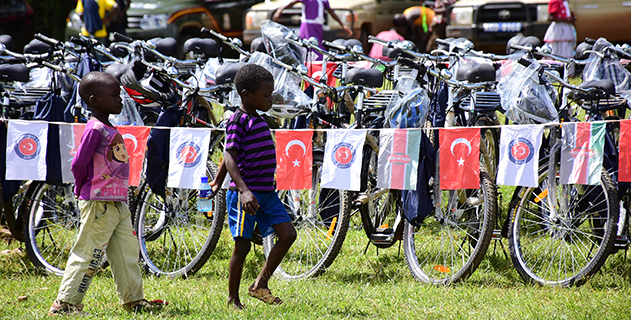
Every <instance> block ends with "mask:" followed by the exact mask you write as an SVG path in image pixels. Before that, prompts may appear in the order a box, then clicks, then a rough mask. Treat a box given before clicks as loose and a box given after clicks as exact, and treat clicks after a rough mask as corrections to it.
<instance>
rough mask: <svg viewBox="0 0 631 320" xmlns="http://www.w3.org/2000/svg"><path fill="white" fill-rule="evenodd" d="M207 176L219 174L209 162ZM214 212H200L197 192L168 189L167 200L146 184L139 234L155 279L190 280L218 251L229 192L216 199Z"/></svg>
mask: <svg viewBox="0 0 631 320" xmlns="http://www.w3.org/2000/svg"><path fill="white" fill-rule="evenodd" d="M206 166H207V170H206V173H207V175H208V176H209V177H210V179H214V177H215V176H216V174H217V165H216V164H215V163H214V162H212V161H211V160H208V161H207V163H206ZM213 208H214V210H213V212H212V213H211V214H207V213H205V212H200V211H198V210H197V190H191V189H180V188H173V189H171V188H168V189H167V199H164V198H162V197H161V196H158V195H156V194H154V193H153V192H152V191H151V189H150V188H149V187H148V186H147V185H146V184H145V185H144V186H143V192H141V194H140V197H139V199H138V209H137V210H136V213H137V220H136V227H135V229H136V232H137V235H138V240H139V242H140V257H141V259H142V261H143V266H144V268H145V270H146V271H147V272H149V273H151V274H154V275H168V276H170V277H179V276H181V277H183V278H187V277H189V276H191V275H193V274H194V273H195V272H197V271H198V270H199V269H201V267H202V266H203V265H204V263H206V260H208V257H209V256H210V255H211V253H212V252H213V250H214V249H215V247H216V245H217V242H218V241H219V236H220V235H221V229H222V227H223V222H224V218H225V214H226V204H225V191H223V190H221V191H220V192H219V193H218V194H217V195H216V196H215V197H214V198H213Z"/></svg>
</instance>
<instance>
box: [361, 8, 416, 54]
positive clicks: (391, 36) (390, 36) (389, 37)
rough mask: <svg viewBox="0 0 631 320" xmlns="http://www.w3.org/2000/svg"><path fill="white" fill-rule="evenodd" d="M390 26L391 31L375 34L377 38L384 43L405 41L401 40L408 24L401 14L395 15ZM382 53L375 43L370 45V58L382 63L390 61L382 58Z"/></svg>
mask: <svg viewBox="0 0 631 320" xmlns="http://www.w3.org/2000/svg"><path fill="white" fill-rule="evenodd" d="M392 25H393V27H392V29H390V30H387V31H381V32H379V33H378V34H377V38H379V39H381V40H385V41H394V40H398V41H403V40H405V38H403V35H405V33H406V31H407V29H408V22H407V20H406V19H405V16H404V15H403V14H401V13H397V14H395V15H394V17H392ZM382 52H383V46H382V45H380V44H377V43H375V44H373V45H372V48H371V49H370V57H371V58H375V59H379V60H382V61H392V59H390V58H388V57H386V56H384V55H383V54H382Z"/></svg>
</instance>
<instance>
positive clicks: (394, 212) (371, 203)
mask: <svg viewBox="0 0 631 320" xmlns="http://www.w3.org/2000/svg"><path fill="white" fill-rule="evenodd" d="M377 165H378V154H377V153H376V152H375V151H374V150H373V149H372V147H371V146H369V145H365V146H364V155H363V160H362V171H361V181H362V182H361V190H363V192H362V193H364V194H365V195H373V196H370V197H368V198H369V199H368V200H367V201H366V202H365V203H362V204H360V205H359V206H358V207H359V213H360V216H361V219H362V226H363V228H364V232H365V233H366V236H367V237H368V239H370V240H371V243H372V244H373V245H375V246H376V247H378V248H389V247H391V246H392V245H394V244H395V243H396V240H397V238H396V237H395V236H394V233H395V230H394V228H396V227H397V226H398V225H399V224H400V219H401V217H402V214H403V212H402V210H403V208H402V206H401V203H400V202H401V192H400V191H399V190H393V189H378V188H377V169H378V168H377ZM361 196H362V195H361V194H360V196H359V197H361ZM376 237H378V239H377V238H376Z"/></svg>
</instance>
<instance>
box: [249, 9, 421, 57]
mask: <svg viewBox="0 0 631 320" xmlns="http://www.w3.org/2000/svg"><path fill="white" fill-rule="evenodd" d="M287 2H289V0H269V1H265V2H264V3H260V4H257V5H254V6H252V8H250V9H249V10H248V11H247V12H246V13H245V19H244V26H243V29H244V30H243V42H244V44H246V45H250V43H252V40H254V38H257V37H260V36H261V28H260V24H261V21H263V20H271V19H272V16H273V15H274V12H275V11H276V10H277V9H278V8H279V7H281V6H283V5H284V4H286V3H287ZM329 3H330V4H331V8H332V9H333V10H335V13H336V14H337V16H338V17H340V19H341V20H342V21H343V23H344V24H345V25H346V26H347V27H349V28H351V29H352V30H353V37H354V38H357V39H360V40H361V41H362V43H363V45H364V49H365V50H367V48H368V45H369V44H368V36H369V35H374V34H377V33H378V32H380V31H382V30H388V29H390V28H391V27H392V17H393V16H394V15H395V14H396V13H402V12H403V11H404V10H405V9H407V8H409V7H411V6H414V5H418V3H419V2H418V0H346V1H329ZM301 10H302V7H301V5H296V6H294V7H293V8H291V9H286V10H283V14H282V16H281V18H280V21H278V22H279V23H280V24H282V25H285V26H287V27H289V28H292V29H295V30H296V33H298V30H299V29H300V16H301ZM325 19H326V23H325V24H324V26H323V29H324V40H328V41H333V40H335V39H339V38H347V37H348V35H347V34H346V32H344V29H343V28H342V26H340V25H339V24H338V23H337V22H336V21H335V20H334V19H329V17H328V14H325Z"/></svg>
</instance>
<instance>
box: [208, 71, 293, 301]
mask: <svg viewBox="0 0 631 320" xmlns="http://www.w3.org/2000/svg"><path fill="white" fill-rule="evenodd" d="M234 84H235V86H236V89H237V91H238V92H239V95H240V96H241V107H240V108H239V109H238V110H237V111H236V112H235V113H234V114H233V115H232V117H230V120H229V121H228V125H227V127H226V153H225V155H224V160H223V161H222V163H221V165H220V166H219V170H218V173H217V177H216V178H215V181H213V182H212V183H211V185H212V187H213V196H214V195H215V194H216V193H217V190H218V189H219V188H220V186H221V185H222V183H223V180H224V178H225V176H226V173H227V172H229V173H230V176H231V177H232V182H231V183H230V189H229V190H228V193H227V197H226V199H227V203H228V204H227V209H228V221H229V225H230V232H231V233H232V238H233V239H234V251H233V253H232V257H231V258H230V265H229V275H228V306H232V307H234V308H235V309H242V308H244V306H243V304H242V303H241V300H240V299H239V285H240V283H241V276H242V273H243V264H244V262H245V258H246V256H247V255H248V253H249V251H250V239H251V238H252V232H253V230H254V224H255V223H256V224H257V225H258V227H259V229H260V230H261V233H262V235H263V237H265V236H268V235H270V234H271V233H272V232H276V235H277V236H278V241H276V244H275V245H274V247H273V248H272V250H271V251H270V253H269V255H268V257H267V261H265V265H264V266H263V269H261V272H260V274H259V275H258V277H257V278H256V280H255V281H254V283H253V284H252V285H250V286H249V287H248V295H249V296H251V297H254V298H256V299H259V300H261V301H263V302H265V303H268V304H281V303H282V302H283V300H281V299H280V298H278V297H276V296H274V295H272V292H271V291H270V289H269V287H268V280H269V278H270V277H271V276H272V274H274V271H275V270H276V268H277V267H278V265H279V264H280V262H281V261H282V259H283V257H285V254H287V251H289V248H290V247H291V245H292V244H293V242H294V240H296V230H295V229H294V226H293V224H292V223H291V219H290V217H289V215H288V214H287V210H285V207H284V206H283V204H282V202H281V201H280V199H279V198H278V195H277V194H276V191H275V189H274V172H275V170H276V150H275V148H274V141H273V140H272V136H271V133H270V130H269V127H268V126H267V123H266V122H265V120H264V119H263V118H261V117H260V116H259V115H258V113H257V110H260V111H267V110H269V109H270V108H271V107H272V92H273V91H274V77H273V76H272V74H271V73H269V71H267V70H266V69H265V68H263V67H261V66H259V65H254V64H248V65H245V66H243V67H242V68H241V69H240V70H239V71H238V72H237V74H236V75H235V79H234Z"/></svg>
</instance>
